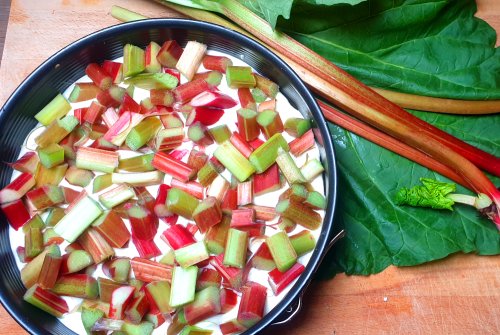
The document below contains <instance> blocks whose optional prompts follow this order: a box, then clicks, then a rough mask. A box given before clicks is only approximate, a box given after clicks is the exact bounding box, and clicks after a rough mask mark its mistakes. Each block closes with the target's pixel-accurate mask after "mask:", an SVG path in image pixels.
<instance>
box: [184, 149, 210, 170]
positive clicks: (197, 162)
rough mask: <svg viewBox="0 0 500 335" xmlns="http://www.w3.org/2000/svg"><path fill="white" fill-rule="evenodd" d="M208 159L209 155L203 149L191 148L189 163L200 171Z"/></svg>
mask: <svg viewBox="0 0 500 335" xmlns="http://www.w3.org/2000/svg"><path fill="white" fill-rule="evenodd" d="M207 161H208V156H207V154H205V153H204V152H203V151H199V150H196V149H193V150H191V152H190V153H189V157H188V161H187V164H188V165H189V166H190V167H192V168H193V169H195V170H196V171H199V170H200V169H201V168H202V167H203V166H204V165H205V164H206V163H207Z"/></svg>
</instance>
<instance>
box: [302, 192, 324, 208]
mask: <svg viewBox="0 0 500 335" xmlns="http://www.w3.org/2000/svg"><path fill="white" fill-rule="evenodd" d="M304 204H306V205H308V206H309V207H311V208H312V209H316V210H320V209H325V208H326V199H325V197H324V195H323V194H321V193H319V192H317V191H312V192H309V193H308V194H307V199H306V200H305V201H304Z"/></svg>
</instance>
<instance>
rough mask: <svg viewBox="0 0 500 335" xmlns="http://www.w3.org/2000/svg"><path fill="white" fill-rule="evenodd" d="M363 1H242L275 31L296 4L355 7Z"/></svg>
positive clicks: (288, 16) (287, 17)
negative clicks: (277, 23) (279, 22)
mask: <svg viewBox="0 0 500 335" xmlns="http://www.w3.org/2000/svg"><path fill="white" fill-rule="evenodd" d="M362 1H365V0H299V1H294V0H271V1H270V0H240V2H241V3H243V4H244V5H245V6H246V7H248V8H249V9H250V10H252V11H253V12H254V13H256V14H258V15H259V16H260V17H262V18H263V19H265V20H266V21H267V22H269V24H270V25H271V27H273V29H274V28H275V27H276V22H277V20H278V17H280V16H282V17H283V18H284V19H289V18H290V12H291V10H292V6H293V5H294V4H296V3H304V4H310V5H326V6H331V5H337V4H350V5H355V4H358V3H360V2H362Z"/></svg>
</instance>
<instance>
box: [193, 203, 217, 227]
mask: <svg viewBox="0 0 500 335" xmlns="http://www.w3.org/2000/svg"><path fill="white" fill-rule="evenodd" d="M193 219H194V221H195V222H196V225H197V226H198V228H200V232H201V233H205V232H206V231H207V230H208V229H209V228H210V227H212V226H214V225H216V224H218V223H219V222H220V221H221V220H222V211H221V208H220V203H219V201H218V200H217V199H216V198H214V197H207V198H205V199H204V200H202V201H201V202H200V203H199V204H198V206H197V207H196V209H195V210H194V211H193Z"/></svg>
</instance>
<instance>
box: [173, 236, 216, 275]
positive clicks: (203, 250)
mask: <svg viewBox="0 0 500 335" xmlns="http://www.w3.org/2000/svg"><path fill="white" fill-rule="evenodd" d="M174 255H175V260H176V261H177V263H179V265H180V266H182V267H183V268H187V267H190V266H191V265H195V264H197V263H199V262H202V261H204V260H206V259H208V257H209V256H210V255H209V254H208V250H207V246H206V245H205V242H203V241H199V242H196V243H193V244H190V245H187V246H185V247H182V248H179V249H177V250H175V251H174Z"/></svg>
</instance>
